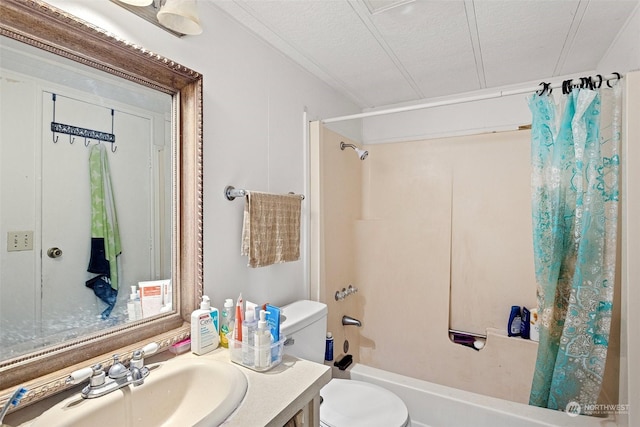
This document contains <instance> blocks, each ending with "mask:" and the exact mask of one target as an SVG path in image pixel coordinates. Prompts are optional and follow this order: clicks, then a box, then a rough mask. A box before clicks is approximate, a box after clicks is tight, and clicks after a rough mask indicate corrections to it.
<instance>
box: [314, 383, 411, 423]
mask: <svg viewBox="0 0 640 427" xmlns="http://www.w3.org/2000/svg"><path fill="white" fill-rule="evenodd" d="M320 395H321V396H322V399H323V400H322V403H321V404H320V422H321V424H322V425H326V426H327V427H343V426H348V427H377V426H379V427H402V426H404V425H406V423H407V420H408V418H409V412H408V411H407V407H406V405H405V404H404V402H403V401H402V399H400V398H399V397H398V396H396V395H395V394H393V393H391V392H390V391H389V390H386V389H384V388H382V387H379V386H377V385H375V384H370V383H365V382H362V381H354V380H343V379H337V378H334V379H332V380H331V381H329V383H328V384H327V385H325V386H324V387H322V390H320Z"/></svg>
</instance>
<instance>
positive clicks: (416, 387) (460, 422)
mask: <svg viewBox="0 0 640 427" xmlns="http://www.w3.org/2000/svg"><path fill="white" fill-rule="evenodd" d="M350 376H351V379H353V380H360V381H365V382H369V383H373V384H377V385H379V386H382V387H384V388H386V389H388V390H391V391H392V392H394V393H395V394H397V395H398V396H399V397H400V398H401V399H402V400H404V402H405V404H406V405H407V408H408V409H409V416H410V417H411V424H412V426H413V427H468V426H477V427H534V426H536V427H538V426H553V427H555V426H580V427H596V426H598V427H603V426H607V427H608V426H616V425H617V424H616V422H615V420H614V419H613V417H609V418H596V417H586V416H569V415H567V414H565V413H564V412H560V411H551V410H548V409H542V408H538V407H534V406H529V405H524V404H521V403H515V402H510V401H507V400H502V399H497V398H494V397H487V396H483V395H480V394H477V393H471V392H468V391H464V390H458V389H455V388H452V387H446V386H442V385H439V384H434V383H430V382H427V381H422V380H417V379H414V378H410V377H405V376H403V375H398V374H394V373H391V372H387V371H383V370H381V369H376V368H371V367H369V366H366V365H361V364H355V365H354V366H353V367H352V368H351V369H350Z"/></svg>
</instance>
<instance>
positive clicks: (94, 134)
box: [51, 93, 118, 153]
mask: <svg viewBox="0 0 640 427" xmlns="http://www.w3.org/2000/svg"><path fill="white" fill-rule="evenodd" d="M56 98H57V95H56V94H55V93H52V94H51V100H52V101H53V120H52V121H51V133H52V139H53V143H54V144H56V143H57V142H58V135H56V134H57V133H63V134H65V135H69V144H73V143H74V142H75V140H76V139H75V138H73V139H72V138H71V137H72V136H80V137H83V138H84V146H85V147H88V146H89V144H90V142H91V140H92V139H94V140H97V141H98V143H100V141H105V142H109V143H110V144H111V152H112V153H115V152H116V151H117V150H118V147H117V146H116V136H115V134H114V133H113V121H114V110H113V109H111V133H107V132H101V131H97V130H93V129H87V128H81V127H77V126H72V125H67V124H63V123H58V122H56Z"/></svg>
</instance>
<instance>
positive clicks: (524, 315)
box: [520, 307, 531, 340]
mask: <svg viewBox="0 0 640 427" xmlns="http://www.w3.org/2000/svg"><path fill="white" fill-rule="evenodd" d="M520 317H521V319H520V320H521V322H520V336H521V337H522V338H524V339H525V340H528V339H529V338H530V325H529V322H530V321H531V313H530V312H529V310H528V309H527V307H522V312H521V316H520Z"/></svg>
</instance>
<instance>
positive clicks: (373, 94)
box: [247, 1, 415, 106]
mask: <svg viewBox="0 0 640 427" xmlns="http://www.w3.org/2000/svg"><path fill="white" fill-rule="evenodd" d="M247 3H249V4H250V6H251V8H253V9H254V10H255V12H256V14H257V15H258V16H260V19H261V20H262V21H263V22H266V23H267V25H268V26H269V27H271V28H273V29H275V30H276V31H277V32H278V34H279V35H280V36H281V37H282V38H284V39H285V40H287V41H288V42H289V44H291V45H292V46H295V47H296V49H297V50H298V51H299V52H301V53H302V54H303V55H304V56H306V57H308V58H311V60H313V61H314V62H315V63H318V64H322V67H323V68H324V69H325V70H326V72H327V73H328V74H330V75H339V76H340V80H341V81H342V82H343V83H344V84H345V85H346V86H348V87H349V88H350V90H352V91H354V92H356V93H360V94H361V93H363V92H362V90H364V91H365V92H367V96H361V97H360V98H361V99H363V100H366V102H367V103H368V105H367V106H374V105H380V104H381V103H387V102H390V99H391V98H390V97H391V96H394V97H395V96H401V97H403V98H406V99H414V98H415V93H414V91H413V90H412V89H411V87H410V85H409V83H408V82H407V81H406V79H404V77H403V76H402V73H401V72H400V71H399V70H398V68H397V67H396V65H395V64H394V63H393V61H392V60H391V59H390V58H389V56H388V55H387V53H386V52H385V51H384V49H383V48H382V47H381V46H380V44H379V43H378V42H377V41H376V40H375V38H374V37H372V35H371V32H370V31H369V29H368V28H367V27H366V25H364V23H363V22H362V20H361V19H360V18H359V17H358V15H357V14H356V13H355V12H354V10H353V9H352V8H351V7H350V6H349V4H348V3H347V2H335V1H321V2H293V1H277V2H247ZM274 3H275V4H276V5H277V7H274ZM381 81H382V82H383V83H384V82H386V84H383V85H381V84H380V82H381ZM389 83H390V84H389ZM371 88H376V90H373V91H372V90H371Z"/></svg>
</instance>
